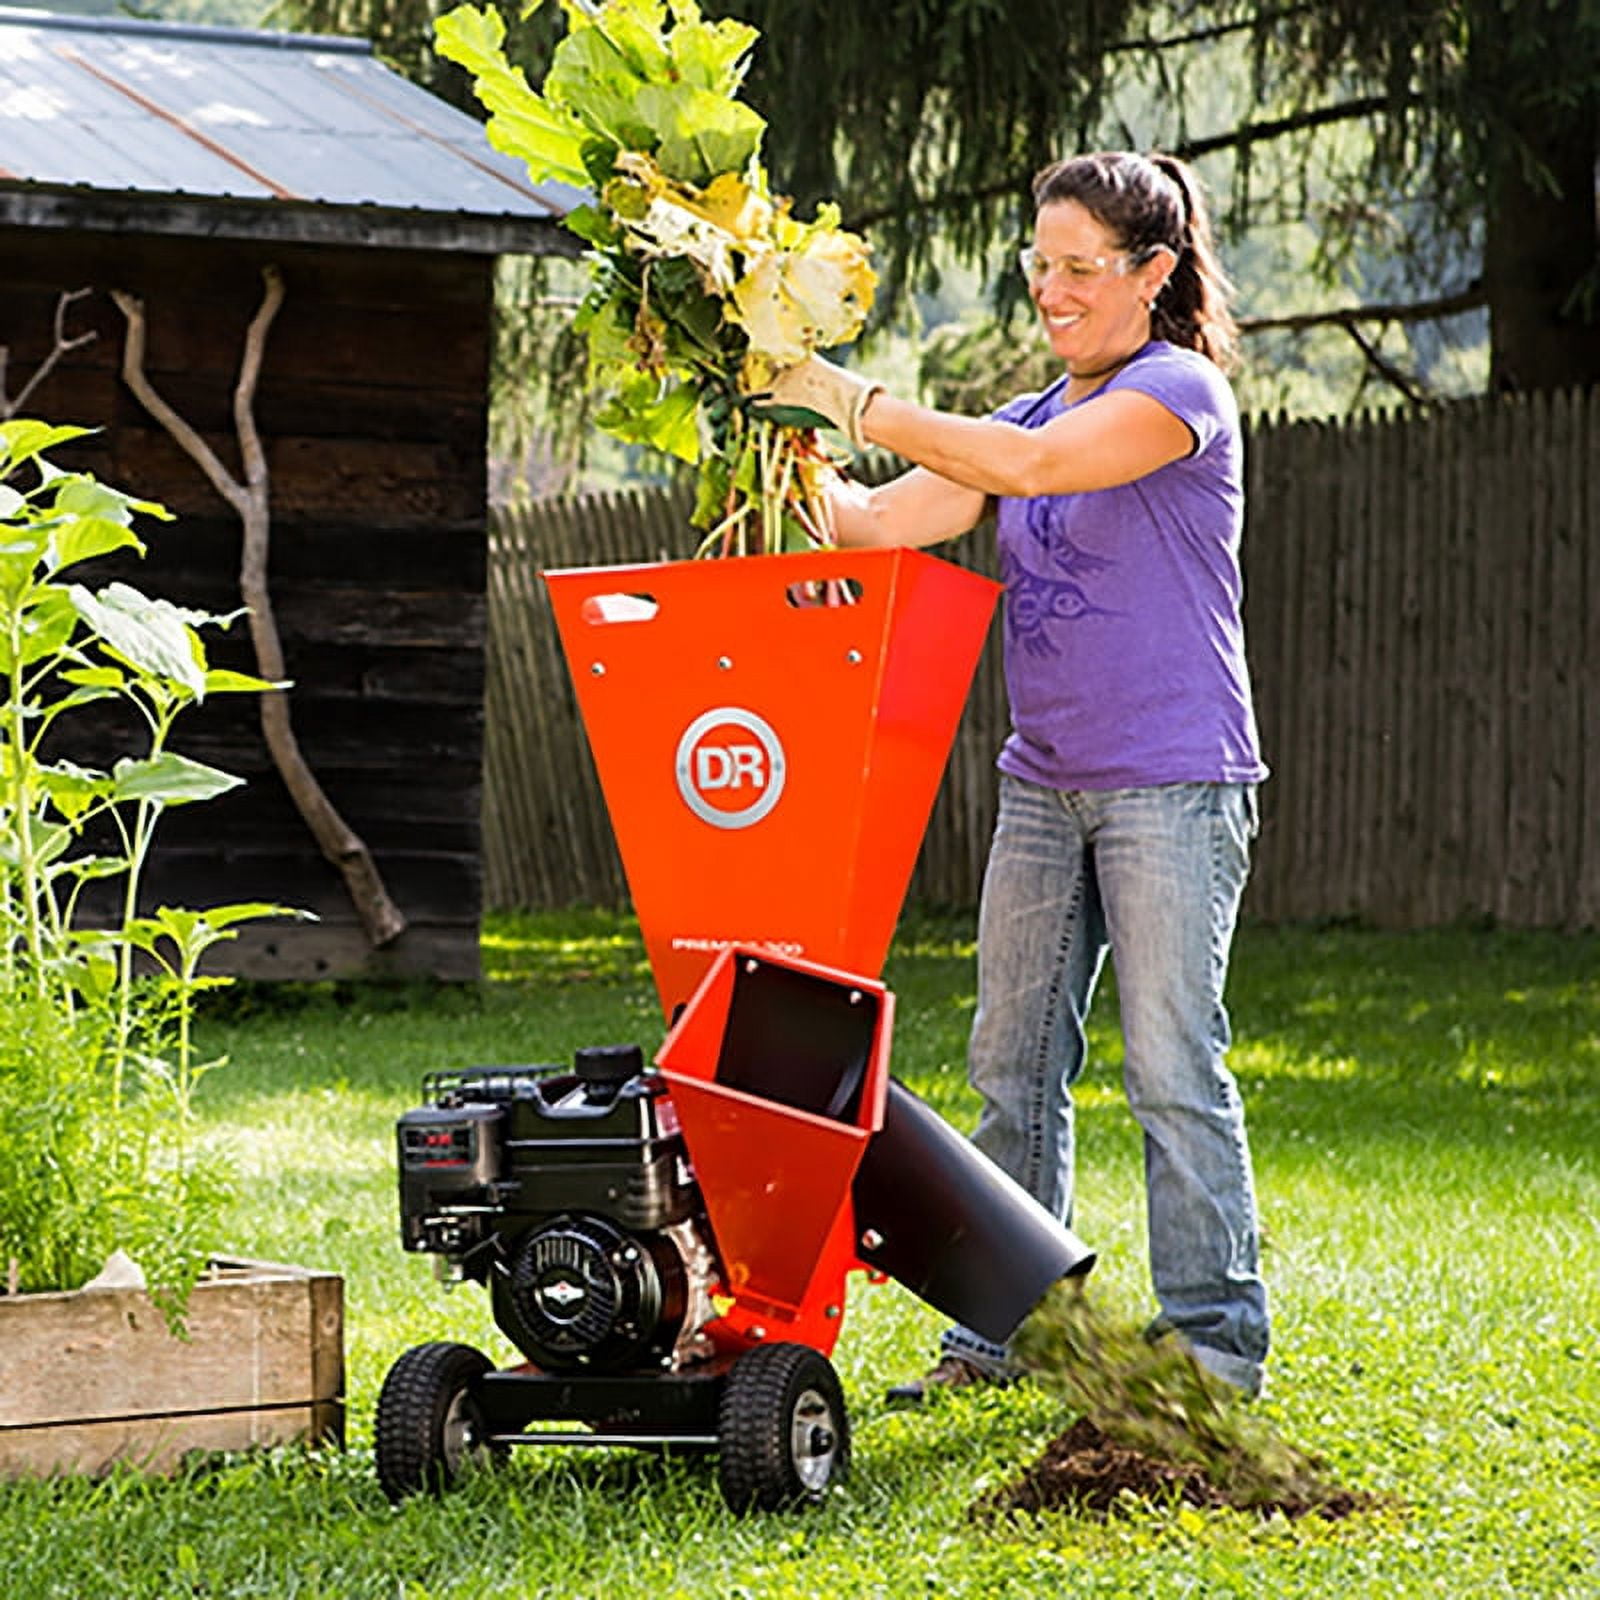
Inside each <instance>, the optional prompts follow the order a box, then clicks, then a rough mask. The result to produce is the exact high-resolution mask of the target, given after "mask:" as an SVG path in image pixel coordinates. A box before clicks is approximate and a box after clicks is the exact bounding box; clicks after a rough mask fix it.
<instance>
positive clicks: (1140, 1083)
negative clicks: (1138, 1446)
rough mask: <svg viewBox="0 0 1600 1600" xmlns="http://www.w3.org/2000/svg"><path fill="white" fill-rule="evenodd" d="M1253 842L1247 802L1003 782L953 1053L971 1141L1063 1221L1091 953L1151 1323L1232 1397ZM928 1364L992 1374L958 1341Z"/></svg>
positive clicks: (1240, 1256) (1250, 1295)
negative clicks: (1123, 1110) (967, 1024)
mask: <svg viewBox="0 0 1600 1600" xmlns="http://www.w3.org/2000/svg"><path fill="white" fill-rule="evenodd" d="M1255 828H1256V811H1255V790H1254V787H1253V786H1252V785H1247V784H1226V783H1184V784H1174V785H1171V786H1168V787H1162V788H1152V789H1119V790H1110V791H1105V792H1100V791H1090V790H1072V791H1058V790H1054V789H1046V788H1041V787H1039V786H1038V785H1036V784H1032V783H1026V782H1024V781H1022V780H1021V779H1018V778H1013V777H1010V776H1002V778H1001V787H1000V811H999V818H998V820H997V823H996V826H995V835H994V842H993V845H992V847H991V850H990V855H989V864H988V869H987V872H986V874H985V877H984V886H983V903H982V908H981V910H980V912H979V926H978V1009H977V1015H976V1017H975V1019H974V1021H973V1027H972V1038H971V1043H970V1046H969V1052H968V1076H969V1078H970V1080H971V1082H972V1085H973V1087H974V1088H975V1089H976V1090H977V1091H978V1092H979V1094H980V1095H982V1097H983V1112H982V1115H981V1117H980V1119H979V1122H978V1128H977V1131H976V1133H974V1135H973V1142H974V1143H975V1144H976V1145H977V1146H978V1147H979V1148H980V1149H981V1150H982V1151H983V1152H984V1153H985V1154H986V1155H988V1156H989V1158H990V1159H991V1160H993V1161H995V1162H996V1163H998V1164H999V1165H1000V1166H1001V1167H1002V1168H1004V1169H1005V1171H1007V1172H1008V1173H1010V1174H1011V1176H1012V1177H1014V1178H1015V1179H1016V1180H1017V1181H1018V1182H1019V1183H1020V1184H1022V1186H1023V1187H1024V1188H1025V1189H1027V1190H1028V1191H1029V1193H1031V1194H1032V1195H1033V1196H1034V1197H1035V1199H1037V1200H1039V1201H1040V1202H1041V1203H1042V1204H1043V1205H1044V1206H1045V1207H1046V1208H1047V1209H1048V1210H1050V1211H1052V1212H1053V1213H1055V1215H1057V1216H1059V1217H1060V1218H1061V1219H1062V1220H1063V1221H1065V1222H1070V1221H1071V1217H1072V1203H1073V1115H1072V1092H1071V1091H1072V1085H1073V1084H1074V1083H1075V1082H1076V1081H1077V1080H1078V1078H1079V1077H1080V1076H1081V1074H1082V1072H1083V1069H1084V1064H1085V1060H1086V1057H1087V1053H1088V1051H1087V1037H1086V1034H1085V1024H1086V1022H1087V1019H1088V1015H1089V1003H1090V1000H1091V998H1092V996H1093V994H1094V987H1095V982H1096V980H1097V978H1098V977H1099V974H1100V969H1101V964H1102V962H1103V961H1104V959H1105V955H1106V952H1107V950H1108V949H1109V951H1110V952H1111V957H1112V961H1113V963H1114V964H1115V967H1116V974H1117V991H1118V995H1119V997H1120V1001H1121V1007H1122V1037H1123V1046H1124V1054H1125V1064H1124V1068H1123V1082H1124V1086H1125V1088H1126V1090H1127V1096H1128V1104H1129V1106H1130V1107H1131V1109H1132V1111H1133V1114H1134V1116H1135V1118H1137V1120H1138V1122H1139V1125H1140V1127H1141V1128H1142V1129H1143V1130H1144V1156H1145V1195H1146V1205H1147V1208H1148V1221H1149V1237H1150V1273H1151V1278H1152V1281H1153V1283H1154V1287H1155V1292H1156V1298H1157V1300H1158V1302H1159V1303H1160V1306H1161V1313H1162V1314H1161V1318H1160V1319H1158V1320H1159V1323H1160V1325H1161V1326H1163V1327H1170V1328H1171V1329H1172V1330H1173V1331H1175V1332H1176V1333H1177V1334H1178V1335H1179V1336H1180V1337H1182V1338H1183V1339H1184V1340H1185V1341H1186V1342H1187V1343H1188V1345H1189V1346H1190V1348H1191V1349H1192V1350H1193V1352H1194V1354H1195V1357H1196V1359H1197V1360H1198V1361H1199V1362H1200V1363H1201V1364H1202V1365H1203V1366H1205V1367H1206V1368H1208V1369H1209V1370H1210V1371H1212V1372H1213V1373H1215V1374H1216V1375H1217V1376H1218V1377H1221V1378H1223V1379H1225V1380H1226V1381H1227V1382H1229V1383H1231V1384H1233V1385H1234V1386H1235V1387H1236V1388H1239V1389H1241V1390H1243V1391H1244V1392H1245V1393H1247V1394H1255V1393H1258V1392H1259V1391H1260V1388H1261V1383H1262V1374H1263V1364H1264V1362H1265V1360H1266V1355H1267V1342H1268V1317H1267V1296H1266V1288H1265V1285H1264V1284H1263V1283H1262V1280H1261V1275H1260V1264H1259V1249H1258V1244H1259V1241H1258V1228H1257V1222H1256V1203H1255V1188H1254V1182H1253V1180H1252V1177H1251V1172H1250V1152H1249V1146H1248V1143H1247V1141H1246V1138H1245V1127H1244V1108H1243V1106H1242V1104H1241V1102H1240V1099H1239V1091H1238V1087H1237V1085H1236V1084H1235V1082H1234V1079H1233V1075H1232V1073H1231V1072H1229V1070H1228V1067H1227V1064H1226V1054H1227V1049H1228V1044H1229V1042H1230V1037H1231V1035H1230V1032H1229V1027H1228V1014H1227V1011H1226V1009H1225V1008H1224V1005H1223V988H1224V984H1225V982H1226V979H1227V972H1228V951H1229V946H1230V944H1231V942H1232V939H1233V930H1234V923H1235V919H1236V916H1237V913H1238V908H1239V897H1240V895H1241V893H1242V892H1243V889H1244V883H1245V877H1246V875H1247V872H1248V869H1249V850H1250V841H1251V839H1252V838H1253V837H1254V834H1255ZM944 1349H945V1350H946V1352H947V1353H956V1354H960V1355H964V1356H966V1357H967V1358H968V1359H969V1360H973V1361H975V1362H976V1364H977V1365H979V1366H980V1367H984V1368H986V1369H988V1370H991V1371H998V1370H1002V1369H1003V1367H1004V1363H1005V1351H1004V1350H1003V1349H1002V1348H1000V1347H999V1346H996V1345H994V1344H991V1343H990V1342H988V1341H987V1340H984V1339H981V1338H979V1337H978V1335H976V1334H974V1333H972V1332H971V1331H970V1330H969V1329H966V1328H960V1327H957V1328H953V1329H951V1330H950V1331H949V1332H948V1333H947V1334H946V1335H945V1338H944Z"/></svg>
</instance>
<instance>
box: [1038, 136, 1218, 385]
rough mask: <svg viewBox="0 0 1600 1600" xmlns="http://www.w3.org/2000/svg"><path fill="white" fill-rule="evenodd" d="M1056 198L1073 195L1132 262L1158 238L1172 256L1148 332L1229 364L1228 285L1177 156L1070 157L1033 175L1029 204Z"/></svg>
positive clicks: (1195, 187)
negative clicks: (1167, 274)
mask: <svg viewBox="0 0 1600 1600" xmlns="http://www.w3.org/2000/svg"><path fill="white" fill-rule="evenodd" d="M1060 200H1076V201H1077V202H1078V204H1079V205H1081V206H1082V207H1083V208H1084V209H1085V210H1086V211H1088V212H1089V213H1090V214H1091V215H1092V216H1093V217H1094V218H1095V220H1096V221H1098V222H1099V223H1100V224H1101V225H1102V226H1103V227H1106V228H1109V229H1110V230H1111V232H1113V233H1114V234H1115V235H1116V236H1117V239H1118V241H1119V242H1120V244H1121V246H1122V248H1123V249H1124V250H1126V251H1127V252H1128V254H1129V255H1130V256H1132V257H1133V259H1134V260H1135V261H1136V262H1138V261H1145V260H1148V259H1149V258H1150V256H1151V255H1152V254H1153V253H1154V252H1155V250H1156V249H1157V248H1158V247H1159V246H1161V245H1165V246H1166V247H1167V248H1168V249H1169V250H1171V251H1172V252H1173V254H1174V255H1176V256H1177V258H1178V261H1177V265H1176V266H1175V267H1173V269H1172V276H1171V277H1170V278H1168V280H1167V282H1166V286H1165V287H1164V288H1163V289H1162V291H1161V293H1160V294H1159V295H1158V296H1157V298H1156V301H1155V304H1154V305H1152V306H1151V308H1150V331H1151V333H1152V334H1153V335H1154V336H1155V337H1156V338H1158V339H1166V340H1169V341H1170V342H1171V343H1173V344H1176V345H1183V346H1184V347H1185V348H1187V349H1190V350H1198V351H1199V352H1200V354H1201V355H1203V356H1208V357H1209V358H1210V359H1211V360H1212V361H1214V362H1215V363H1216V364H1217V365H1218V366H1219V367H1221V368H1222V369H1223V371H1225V372H1226V371H1229V370H1231V369H1232V367H1233V366H1234V364H1235V360H1236V349H1237V344H1238V337H1239V330H1238V328H1237V327H1236V326H1235V325H1234V320H1233V316H1232V313H1231V312H1230V311H1229V310H1228V299H1229V296H1230V295H1231V294H1232V285H1231V284H1229V282H1228V279H1227V276H1226V275H1225V274H1224V272H1223V270H1222V266H1221V263H1220V262H1219V261H1218V260H1217V255H1216V250H1215V247H1214V246H1213V245H1212V242H1211V222H1210V219H1209V218H1208V217H1207V215H1206V209H1205V200H1204V198H1203V196H1202V195H1201V192H1200V185H1199V181H1198V180H1197V179H1196V177H1195V175H1194V174H1193V172H1191V171H1190V169H1189V168H1188V167H1187V166H1186V165H1185V164H1184V163H1183V162H1181V161H1179V160H1178V159H1177V157H1176V156H1166V155H1150V156H1142V155H1138V154H1136V153H1135V152H1133V151H1131V150H1103V151H1099V152H1097V153H1095V154H1093V155H1082V156H1071V157H1069V158H1068V159H1067V160H1065V161H1057V162H1053V163H1052V164H1051V165H1050V166H1048V167H1045V168H1044V169H1043V170H1042V171H1041V172H1039V173H1038V174H1037V175H1036V176H1035V178H1034V180H1033V203H1034V206H1035V207H1036V208H1037V207H1041V206H1047V205H1050V204H1052V203H1053V202H1055V201H1060Z"/></svg>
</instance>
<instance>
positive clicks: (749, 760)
mask: <svg viewBox="0 0 1600 1600" xmlns="http://www.w3.org/2000/svg"><path fill="white" fill-rule="evenodd" d="M784 775H785V762H784V755H783V746H782V744H780V743H779V741H778V736H777V734H776V733H774V732H773V730H772V726H771V724H770V723H768V722H766V721H765V720H764V719H763V718H761V717H758V716H757V715H756V714H755V712H753V711H745V710H742V709H741V708H740V707H738V706H715V707H713V708H712V709H711V710H710V711H706V712H702V713H701V715H700V716H698V717H696V718H695V719H694V721H693V722H691V723H690V724H689V726H688V727H687V728H685V729H684V731H683V737H682V738H681V739H680V740H679V741H678V756H677V779H678V793H679V794H680V795H682V796H683V803H684V804H685V805H686V806H688V808H689V809H690V810H691V811H692V812H693V813H694V814H695V815H696V816H697V817H699V819H700V820H701V821H702V822H708V823H710V824H711V826H712V827H713V828H748V827H750V826H751V825H752V824H753V823H757V822H759V821H760V820H761V819H762V818H763V817H764V816H766V815H767V813H768V812H769V811H771V810H772V808H773V807H774V806H775V805H777V803H778V798H779V796H780V795H782V793H783V780H784Z"/></svg>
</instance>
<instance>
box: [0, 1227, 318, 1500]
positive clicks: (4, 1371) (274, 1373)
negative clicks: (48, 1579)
mask: <svg viewBox="0 0 1600 1600" xmlns="http://www.w3.org/2000/svg"><path fill="white" fill-rule="evenodd" d="M293 1439H310V1440H317V1441H328V1442H332V1443H335V1444H338V1443H342V1442H343V1439H344V1282H343V1280H342V1279H341V1278H339V1277H338V1276H336V1275H335V1274H332V1273H327V1272H314V1271H307V1270H305V1269H303V1268H300V1267H286V1266H279V1265H276V1264H275V1263H272V1262H265V1261H235V1260H222V1259H219V1260H216V1261H213V1262H212V1264H211V1266H210V1267H209V1268H208V1269H207V1275H206V1277H204V1278H203V1279H202V1280H201V1282H200V1283H199V1285H198V1286H197V1287H196V1289H195V1291H194V1294H193V1296H192V1297H191V1299H190V1301H189V1312H188V1338H187V1339H179V1338H175V1337H174V1336H173V1335H172V1334H170V1333H168V1331H167V1325H166V1322H165V1320H164V1318H163V1317H162V1315H161V1313H160V1311H159V1310H157V1309H156V1307H155V1306H154V1305H153V1304H152V1303H151V1301H150V1299H149V1297H148V1296H147V1295H146V1294H145V1293H144V1292H143V1291H142V1290H137V1289H77V1290H72V1291H69V1292H66V1293H52V1294H25V1295H17V1296H0V1477H21V1476H30V1475H39V1474H48V1473H56V1472H85V1473H96V1472H103V1471H105V1470H106V1469H107V1468H108V1467H110V1466H111V1465H112V1464H113V1463H114V1462H118V1461H128V1462H131V1463H133V1464H134V1465H136V1466H139V1467H141V1468H144V1469H146V1470H148V1471H152V1472H162V1471H166V1470H168V1469H169V1468H171V1467H172V1466H173V1464H174V1463H175V1462H176V1461H177V1460H178V1459H179V1457H181V1456H182V1455H184V1454H185V1453H186V1452H188V1451H191V1450H241V1449H245V1448H247V1447H249V1446H252V1445H269V1444H282V1443H286V1442H288V1441H290V1440H293Z"/></svg>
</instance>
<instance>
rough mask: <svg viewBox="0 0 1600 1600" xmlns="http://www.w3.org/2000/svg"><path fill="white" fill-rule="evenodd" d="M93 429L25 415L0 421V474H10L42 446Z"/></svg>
mask: <svg viewBox="0 0 1600 1600" xmlns="http://www.w3.org/2000/svg"><path fill="white" fill-rule="evenodd" d="M94 431H95V430H94V429H93V428H74V427H69V426H62V427H57V426H55V425H53V424H51V423H48V422H36V421H34V420H33V419H32V418H29V417H13V418H12V419H11V420H10V421H8V422H0V477H10V475H11V474H12V473H13V472H15V471H16V470H17V468H18V467H20V466H24V465H26V463H28V462H29V461H33V460H36V459H37V458H38V457H39V456H41V455H42V454H43V453H44V452H45V451H46V450H53V449H54V448H55V447H56V446H57V445H58V444H66V443H67V442H68V441H69V440H72V439H81V438H83V436H84V435H85V434H87V433H93V432H94Z"/></svg>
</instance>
